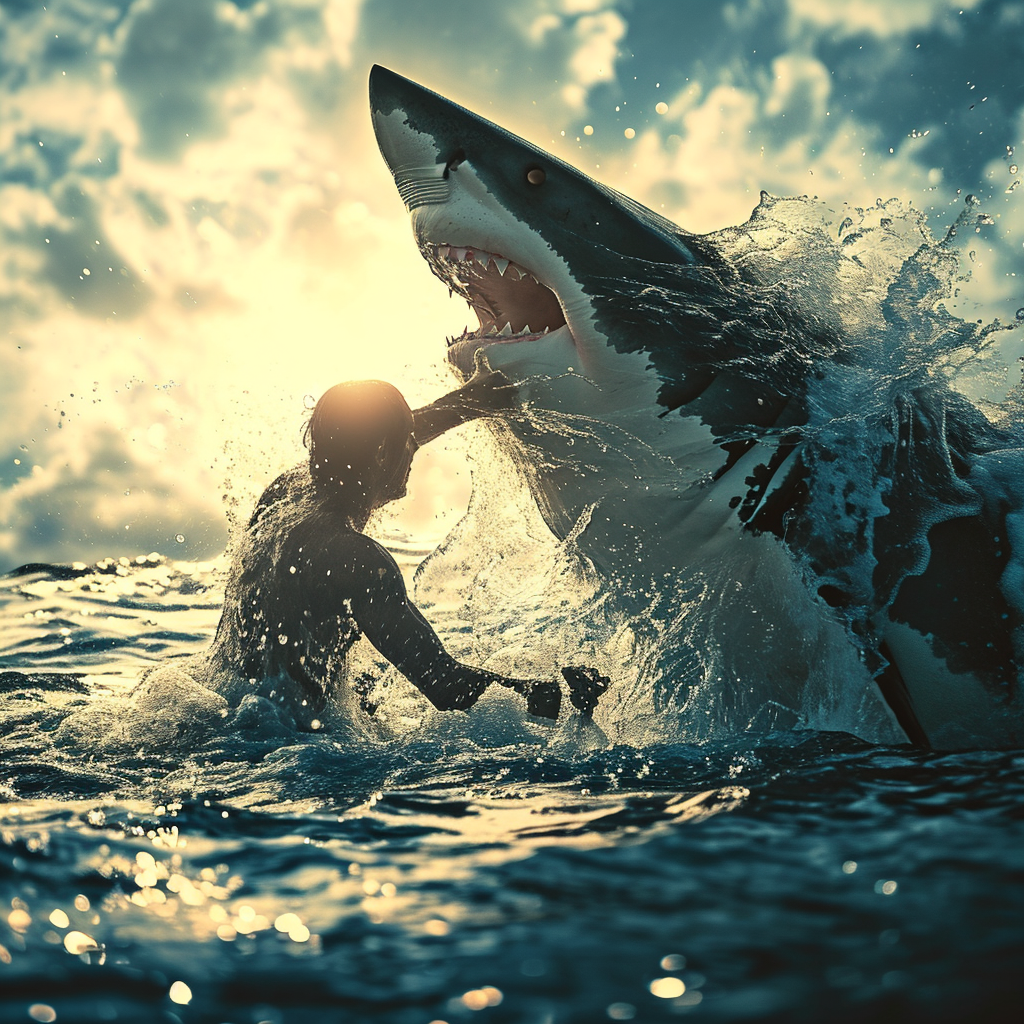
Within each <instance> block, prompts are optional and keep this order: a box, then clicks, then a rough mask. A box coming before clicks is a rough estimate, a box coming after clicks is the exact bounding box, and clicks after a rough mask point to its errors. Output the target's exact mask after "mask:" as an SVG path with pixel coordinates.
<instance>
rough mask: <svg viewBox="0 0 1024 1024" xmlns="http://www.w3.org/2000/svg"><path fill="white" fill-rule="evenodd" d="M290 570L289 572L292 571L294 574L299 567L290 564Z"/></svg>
mask: <svg viewBox="0 0 1024 1024" xmlns="http://www.w3.org/2000/svg"><path fill="white" fill-rule="evenodd" d="M288 571H289V572H290V573H291V574H292V575H293V576H294V575H295V573H296V572H297V571H298V570H297V569H296V568H295V566H294V565H289V566H288Z"/></svg>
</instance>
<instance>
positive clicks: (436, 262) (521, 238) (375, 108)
mask: <svg viewBox="0 0 1024 1024" xmlns="http://www.w3.org/2000/svg"><path fill="white" fill-rule="evenodd" d="M370 108H371V114H372V118H373V126H374V131H375V133H376V136H377V142H378V144H379V146H380V149H381V152H382V154H383V156H384V159H385V160H386V161H387V164H388V167H389V168H390V170H391V173H392V174H393V176H394V179H395V184H396V185H397V187H398V191H399V194H400V195H401V197H402V199H403V201H404V202H405V205H406V207H407V209H408V210H409V213H410V217H411V221H412V228H413V234H414V236H415V239H416V243H417V245H418V247H419V249H420V252H421V254H422V255H423V257H424V259H425V260H426V261H427V263H428V265H429V267H430V269H431V271H432V272H433V273H434V275H435V276H436V277H438V278H439V279H440V280H441V281H442V282H443V283H444V284H445V285H447V286H448V288H449V289H450V290H451V291H452V292H453V293H458V294H459V295H460V296H462V297H463V298H464V299H465V300H466V301H467V303H468V304H469V306H470V307H471V309H472V310H473V312H474V313H475V315H476V319H477V324H476V325H474V326H473V327H472V328H468V327H467V329H466V331H465V332H464V333H463V334H462V335H461V336H460V337H457V338H452V339H450V340H449V346H448V359H449V362H450V363H451V364H452V366H453V367H454V368H455V370H456V371H457V372H458V373H460V374H461V375H463V376H468V375H469V374H470V373H471V372H472V369H473V364H474V355H475V353H476V352H477V351H478V350H480V349H483V350H484V351H485V352H486V355H487V357H488V359H489V361H490V363H491V365H492V366H494V367H495V368H498V369H502V370H504V371H505V372H507V373H508V374H509V375H510V376H511V377H512V378H513V379H515V380H520V381H521V380H524V379H526V378H528V377H531V378H536V377H538V376H544V377H546V378H547V379H549V380H552V381H554V380H559V381H561V387H560V389H559V388H553V389H551V390H550V394H551V395H552V396H553V397H552V405H554V406H555V407H558V408H561V409H563V410H564V411H577V412H582V411H585V412H586V413H587V414H588V415H589V414H595V413H597V414H600V411H601V407H602V406H605V407H611V408H615V407H619V408H621V407H623V406H624V405H629V404H632V405H638V404H643V405H646V406H648V407H649V408H654V409H655V411H656V413H657V414H659V415H664V414H665V412H666V410H675V409H682V407H684V406H685V407H686V408H685V409H683V410H682V411H683V412H684V413H685V414H688V415H695V416H697V417H698V418H700V419H701V420H703V422H704V423H706V424H707V425H709V426H710V427H711V428H712V430H713V431H714V432H715V433H717V434H719V435H723V436H724V435H725V434H727V433H729V432H730V431H734V430H735V429H737V428H741V429H746V428H748V427H750V426H751V425H753V426H754V427H755V428H763V427H765V426H769V425H773V424H774V423H775V422H776V419H777V418H778V416H779V415H780V414H781V413H782V412H783V409H784V407H785V406H787V405H788V404H789V401H790V398H791V397H792V396H793V394H794V393H796V392H797V391H799V390H800V381H801V378H802V376H803V374H804V372H805V367H806V359H805V358H803V356H804V354H805V352H804V350H806V349H807V348H808V340H807V338H805V337H802V336H800V335H799V331H797V332H796V334H795V335H794V332H793V331H791V332H790V336H789V337H788V338H787V337H783V335H782V333H781V332H780V330H779V324H778V322H777V321H778V317H777V316H776V314H775V312H774V308H773V304H774V302H775V297H773V296H772V295H770V294H768V293H767V292H766V293H765V295H764V297H763V301H759V300H758V299H757V298H752V296H751V292H750V289H749V288H748V287H746V285H745V283H744V282H742V281H741V280H739V278H738V275H737V273H736V272H735V270H733V269H732V268H731V267H730V266H729V264H728V261H726V260H724V259H723V258H722V257H721V256H720V254H719V251H718V246H717V243H716V241H715V240H714V239H712V238H711V236H700V235H695V234H691V233H688V232H686V231H684V230H682V229H681V228H680V227H678V226H677V225H676V224H674V223H672V222H671V221H669V220H667V219H666V218H664V217H662V216H660V215H659V214H657V213H655V212H653V211H652V210H649V209H647V208H646V207H644V206H642V205H640V204H639V203H637V202H635V201H634V200H633V199H631V198H629V197H628V196H625V195H622V194H621V193H619V192H616V191H615V190H614V189H611V188H609V187H607V186H606V185H604V184H602V183H600V182H598V181H595V180H594V179H592V178H590V177H588V176H587V175H586V174H584V173H582V172H581V171H579V170H577V169H576V168H575V167H572V166H571V165H569V164H567V163H565V162H564V161H562V160H559V159H558V158H556V157H554V156H552V155H551V154H550V153H547V152H545V151H544V150H542V149H540V148H538V147H537V146H534V145H532V144H531V143H529V142H527V141H525V140H524V139H521V138H519V137H518V136H516V135H513V134H512V133H511V132H508V131H506V130H505V129H504V128H502V127H500V126H499V125H496V124H493V123H492V122H490V121H488V120H486V119H485V118H482V117H480V116H478V115H477V114H474V113H472V112H471V111H469V110H466V109H465V108H463V107H461V106H459V105H458V104H456V103H453V102H452V101H451V100H448V99H446V98H445V97H443V96H440V95H438V94H437V93H435V92H432V91H430V90H429V89H425V88H424V87H423V86H421V85H418V84H417V83H415V82H412V81H410V80H409V79H407V78H403V77H402V76H401V75H397V74H395V73H394V72H392V71H389V70H387V69H386V68H383V67H380V66H374V68H373V70H372V71H371V73H370ZM765 325H770V330H769V331H767V332H766V329H765ZM790 326H792V325H790ZM819 343H820V338H817V337H815V338H814V339H812V340H811V342H810V345H811V346H815V345H818V344H819ZM759 346H760V348H761V349H762V350H763V349H765V348H770V352H771V358H770V360H769V359H765V358H761V359H755V360H752V359H751V350H752V349H754V348H757V347H759ZM760 355H761V356H764V355H765V353H764V352H763V351H762V352H761V353H760ZM787 356H791V357H792V358H787ZM752 366H755V372H751V367H752ZM766 366H770V367H771V372H769V373H766V372H765V367H766ZM652 370H653V372H651V371H652ZM790 371H791V372H790ZM787 373H789V377H788V378H787ZM772 374H774V375H775V379H773V377H772ZM581 381H584V382H587V385H589V386H583V385H581V383H580V382H581ZM791 413H792V410H790V415H791Z"/></svg>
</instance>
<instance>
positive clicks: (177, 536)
mask: <svg viewBox="0 0 1024 1024" xmlns="http://www.w3.org/2000/svg"><path fill="white" fill-rule="evenodd" d="M174 539H175V540H176V541H177V542H178V543H179V544H184V543H185V534H183V533H176V534H175V535H174Z"/></svg>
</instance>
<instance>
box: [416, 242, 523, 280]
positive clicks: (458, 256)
mask: <svg viewBox="0 0 1024 1024" xmlns="http://www.w3.org/2000/svg"><path fill="white" fill-rule="evenodd" d="M427 250H428V252H429V253H430V254H431V255H432V256H433V257H434V258H435V259H436V260H437V261H438V262H441V263H475V264H476V265H477V266H479V267H480V268H481V269H482V270H484V271H489V270H490V265H491V264H492V263H493V264H494V269H495V270H497V271H498V274H499V275H500V276H501V277H505V276H506V274H508V273H509V272H510V271H513V272H514V273H513V274H512V280H513V281H522V280H523V279H524V278H527V277H528V278H530V280H531V281H533V282H535V283H536V284H541V283H542V282H540V281H538V280H537V278H536V277H535V276H534V275H533V274H531V273H530V271H529V270H527V269H526V268H525V267H521V266H519V264H518V263H513V262H512V260H510V259H506V258H505V257H504V256H498V255H497V254H496V253H493V252H487V251H486V250H485V249H473V248H470V247H469V246H461V245H428V246H427Z"/></svg>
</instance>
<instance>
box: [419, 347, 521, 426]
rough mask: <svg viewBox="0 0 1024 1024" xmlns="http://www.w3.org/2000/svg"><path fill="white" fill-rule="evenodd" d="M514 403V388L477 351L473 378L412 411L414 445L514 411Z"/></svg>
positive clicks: (506, 378) (485, 357) (499, 371)
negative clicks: (499, 413)
mask: <svg viewBox="0 0 1024 1024" xmlns="http://www.w3.org/2000/svg"><path fill="white" fill-rule="evenodd" d="M515 404H516V388H515V385H514V384H513V383H512V382H511V381H510V380H509V379H508V377H506V376H505V374H503V373H502V372H501V370H492V369H491V367H490V365H489V364H488V362H487V356H485V355H484V353H483V352H482V351H479V350H478V351H477V353H476V356H475V357H474V370H473V376H472V377H470V378H469V380H468V381H466V383H465V384H463V386H462V387H461V388H459V389H458V390H457V391H451V392H449V393H448V394H447V395H444V396H443V397H441V398H439V399H438V400H437V401H436V402H431V403H430V405H425V406H424V407H423V408H422V409H416V410H415V411H414V412H413V414H412V418H413V433H414V434H415V437H416V443H417V444H419V445H421V446H422V445H425V444H426V443H427V442H428V441H433V440H434V438H435V437H439V436H440V435H441V434H443V433H444V432H445V431H446V430H451V428H452V427H457V426H459V424H461V423H467V422H468V421H469V420H474V419H477V418H478V417H480V416H493V415H494V414H495V413H498V412H502V411H503V410H506V409H512V408H515Z"/></svg>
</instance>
